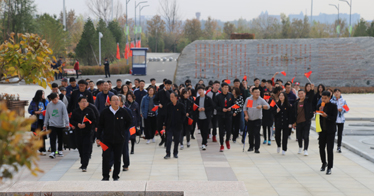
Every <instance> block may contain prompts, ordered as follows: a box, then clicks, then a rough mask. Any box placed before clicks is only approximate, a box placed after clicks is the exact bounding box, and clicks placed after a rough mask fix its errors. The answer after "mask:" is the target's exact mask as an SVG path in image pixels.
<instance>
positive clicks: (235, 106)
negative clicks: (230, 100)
mask: <svg viewBox="0 0 374 196" xmlns="http://www.w3.org/2000/svg"><path fill="white" fill-rule="evenodd" d="M231 108H232V109H239V108H240V106H239V105H238V104H234V105H233V106H231Z"/></svg>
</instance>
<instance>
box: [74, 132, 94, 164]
mask: <svg viewBox="0 0 374 196" xmlns="http://www.w3.org/2000/svg"><path fill="white" fill-rule="evenodd" d="M92 134H93V133H87V134H80V133H77V135H76V137H77V144H78V145H77V146H78V152H79V157H80V158H81V165H82V168H87V166H88V162H89V160H90V156H91V152H92V142H91V139H92Z"/></svg>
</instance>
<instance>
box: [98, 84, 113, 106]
mask: <svg viewBox="0 0 374 196" xmlns="http://www.w3.org/2000/svg"><path fill="white" fill-rule="evenodd" d="M113 95H114V94H113V93H112V92H110V91H109V84H108V82H104V84H103V91H102V92H100V93H99V94H97V96H96V101H95V106H96V108H97V109H98V110H99V112H100V113H101V112H102V111H103V110H104V109H105V108H106V107H108V106H110V103H108V102H107V100H108V96H109V100H111V98H112V96H113Z"/></svg>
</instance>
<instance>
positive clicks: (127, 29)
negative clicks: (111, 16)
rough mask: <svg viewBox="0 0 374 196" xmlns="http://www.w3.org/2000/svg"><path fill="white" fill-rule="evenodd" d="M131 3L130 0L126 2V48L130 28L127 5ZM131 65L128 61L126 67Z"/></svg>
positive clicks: (127, 60)
mask: <svg viewBox="0 0 374 196" xmlns="http://www.w3.org/2000/svg"><path fill="white" fill-rule="evenodd" d="M129 2H130V0H126V26H125V35H126V46H127V43H128V41H129V37H128V36H129V35H128V34H129V26H128V25H127V21H128V20H129V15H128V14H127V4H128V3H129ZM128 64H129V59H128V58H127V59H126V65H128Z"/></svg>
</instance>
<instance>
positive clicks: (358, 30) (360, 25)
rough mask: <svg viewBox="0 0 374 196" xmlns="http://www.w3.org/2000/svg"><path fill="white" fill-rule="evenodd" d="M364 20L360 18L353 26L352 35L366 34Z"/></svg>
mask: <svg viewBox="0 0 374 196" xmlns="http://www.w3.org/2000/svg"><path fill="white" fill-rule="evenodd" d="M367 28H368V27H367V26H366V21H365V20H364V19H363V18H361V20H360V22H359V23H358V24H357V25H356V26H355V32H354V33H353V36H354V37H361V36H368V32H367Z"/></svg>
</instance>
